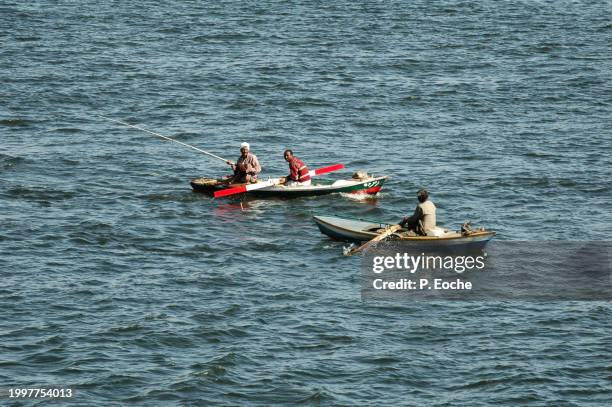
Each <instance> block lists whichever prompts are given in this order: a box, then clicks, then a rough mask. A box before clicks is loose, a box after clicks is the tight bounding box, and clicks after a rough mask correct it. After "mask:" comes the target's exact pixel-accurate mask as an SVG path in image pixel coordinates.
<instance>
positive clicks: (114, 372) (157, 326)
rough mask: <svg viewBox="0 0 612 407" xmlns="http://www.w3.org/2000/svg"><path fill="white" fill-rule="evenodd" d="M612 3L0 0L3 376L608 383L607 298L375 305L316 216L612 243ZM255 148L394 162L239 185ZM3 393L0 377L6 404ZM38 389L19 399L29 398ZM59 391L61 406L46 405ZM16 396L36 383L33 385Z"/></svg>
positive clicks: (412, 400) (146, 395)
mask: <svg viewBox="0 0 612 407" xmlns="http://www.w3.org/2000/svg"><path fill="white" fill-rule="evenodd" d="M611 12H612V4H611V3H610V2H609V1H577V2H566V1H558V2H548V1H529V2H520V1H506V2H493V1H482V2H467V1H431V2H430V1H416V2H373V1H367V2H339V1H327V2H317V1H304V2H251V1H247V2H224V3H214V4H207V3H205V2H196V1H184V2H176V1H172V2H163V3H162V4H158V2H149V1H138V0H136V1H133V2H104V3H102V4H98V2H89V1H88V2H71V1H61V2H49V1H37V2H16V1H2V2H0V45H1V46H0V208H1V209H0V266H1V271H0V276H1V280H0V281H1V283H0V386H1V387H9V386H39V387H42V386H47V387H48V386H51V385H54V386H61V387H72V388H73V389H75V391H76V393H77V396H76V398H75V400H74V403H73V404H71V405H83V406H94V405H95V406H98V405H99V406H108V405H147V406H150V405H160V406H166V405H204V406H209V405H260V406H270V405H295V404H300V405H372V406H378V405H393V406H396V405H415V406H417V405H437V406H447V405H461V406H465V405H469V406H480V405H493V404H494V405H508V406H517V405H534V406H544V405H554V406H576V405H580V406H582V405H593V406H599V405H602V406H603V405H608V403H609V400H610V398H611V395H612V385H611V381H612V371H611V370H610V360H611V351H610V349H612V342H611V340H610V334H611V330H610V329H611V327H612V323H611V319H610V306H609V303H605V302H555V303H544V302H538V303H532V302H518V301H515V302H494V301H492V302H473V303H454V302H439V303H415V302H362V301H361V299H360V284H359V267H360V259H359V258H347V257H344V256H342V246H343V245H342V243H337V242H333V241H331V240H328V239H326V238H325V237H323V236H321V235H320V233H319V232H318V230H317V229H316V226H315V225H314V223H313V222H312V220H311V215H312V213H328V214H331V213H335V214H342V215H347V216H353V215H355V216H363V217H367V218H375V219H379V218H380V219H384V220H395V219H399V218H400V217H401V216H402V215H404V214H405V213H406V212H407V211H409V210H411V209H412V207H413V206H414V198H413V197H414V193H415V191H416V189H418V188H419V187H420V186H426V187H427V188H428V189H429V190H430V192H431V196H432V200H433V201H434V202H435V203H436V205H437V206H438V221H439V223H441V224H443V225H445V226H448V227H451V228H457V227H458V226H459V225H460V224H461V223H462V222H463V221H464V220H465V219H471V220H472V221H473V222H474V223H475V224H477V225H486V226H488V227H490V228H492V229H495V230H497V231H498V233H499V234H498V237H497V238H498V239H502V240H554V239H561V240H608V239H610V236H611V232H612V226H611V220H612V217H611V215H610V213H611V211H610V209H611V207H612V205H611V203H612V192H611V190H610V179H611V178H612V166H611V164H612V163H611V161H612V159H611V158H610V152H611V151H612V148H611V147H612V145H611V144H612V131H611V128H612V115H611V113H612V112H611V108H610V106H611V103H612V85H611V83H612V80H611V79H612V78H611V72H612V58H611V55H612V53H611V46H610V44H611V43H612V24H611V22H610V15H611V14H612V13H611ZM96 113H100V114H104V115H106V116H109V117H112V118H115V119H118V120H124V121H129V122H130V123H134V124H137V125H140V126H143V127H146V128H149V129H153V130H155V131H158V132H160V133H162V134H164V135H169V136H173V137H176V138H177V139H179V140H181V141H184V142H186V143H190V144H194V145H196V146H198V147H200V148H203V149H206V150H210V151H211V152H213V153H215V154H218V155H221V156H223V157H227V158H231V159H234V160H235V159H236V158H237V156H238V154H239V152H238V149H239V145H240V143H241V142H242V141H248V142H250V143H251V146H252V150H253V152H254V153H255V154H257V155H258V157H259V158H260V161H261V162H262V165H263V167H264V175H265V176H278V175H284V174H285V173H286V172H287V171H286V163H285V162H284V161H283V158H282V151H283V150H284V149H285V148H287V147H290V148H293V149H294V150H295V151H296V153H297V155H299V156H300V157H301V158H302V159H304V160H305V161H306V162H307V163H309V164H310V165H311V166H312V167H319V166H323V165H328V164H332V163H336V162H343V163H344V164H345V165H346V166H347V168H348V169H347V171H346V172H344V173H342V174H337V175H334V177H342V176H347V175H350V174H351V172H352V171H355V170H358V169H364V170H368V171H370V172H373V173H375V174H386V175H390V176H391V177H392V178H391V179H390V180H389V182H388V183H387V184H386V185H385V188H384V189H383V193H382V194H380V196H379V197H378V199H374V200H354V199H349V198H347V197H341V196H334V197H319V198H311V199H298V200H291V201H283V200H271V201H261V200H259V201H249V202H248V203H246V204H245V205H244V209H245V210H241V208H240V205H238V204H237V203H236V202H233V201H227V200H226V201H224V200H217V201H215V200H212V199H210V198H208V197H206V196H202V195H198V194H194V193H192V192H191V190H190V187H189V180H190V179H191V178H194V177H196V176H201V175H208V176H217V175H222V174H224V173H226V172H227V168H226V166H225V165H224V164H223V163H222V162H221V161H216V160H214V159H211V158H209V157H207V156H205V155H202V154H198V153H197V152H195V151H192V150H189V149H186V148H183V147H181V146H178V145H176V144H173V143H169V142H165V141H162V140H159V139H157V138H155V137H152V136H150V135H148V134H146V133H143V132H139V131H136V130H132V129H129V128H126V127H121V126H118V125H116V124H114V123H110V122H108V121H104V120H102V119H100V118H97V117H96V116H95V114H96ZM4 402H7V403H9V401H7V400H3V401H2V402H1V403H4ZM26 404H27V403H24V404H23V405H26ZM42 404H46V403H45V402H43V403H42ZM15 405H20V403H15Z"/></svg>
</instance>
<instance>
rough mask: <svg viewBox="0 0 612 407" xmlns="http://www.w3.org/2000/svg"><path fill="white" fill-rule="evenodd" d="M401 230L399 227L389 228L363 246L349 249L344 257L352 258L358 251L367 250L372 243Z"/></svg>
mask: <svg viewBox="0 0 612 407" xmlns="http://www.w3.org/2000/svg"><path fill="white" fill-rule="evenodd" d="M401 228H402V227H401V226H400V225H393V226H391V227H389V228H388V229H387V230H385V231H384V232H382V233H381V234H379V235H378V236H376V237H375V238H373V239H372V240H369V241H367V242H365V243H364V244H362V245H361V246H359V247H355V248H353V249H351V250H350V251H349V252H348V253H346V255H347V256H352V255H353V254H356V253H359V252H360V251H363V250H364V249H367V248H368V247H370V246H371V245H373V244H374V243H376V242H380V241H381V240H383V239H385V238H387V237H389V236H391V235H392V234H393V233H395V232H397V231H398V230H400V229H401Z"/></svg>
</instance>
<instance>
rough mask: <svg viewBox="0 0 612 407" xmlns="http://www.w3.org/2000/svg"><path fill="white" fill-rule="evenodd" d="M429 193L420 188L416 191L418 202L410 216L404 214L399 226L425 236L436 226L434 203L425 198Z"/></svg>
mask: <svg viewBox="0 0 612 407" xmlns="http://www.w3.org/2000/svg"><path fill="white" fill-rule="evenodd" d="M427 198H429V194H428V193H427V191H426V190H424V189H421V190H420V191H419V192H418V193H417V199H418V200H419V203H418V205H417V207H416V208H415V210H414V213H413V214H412V216H410V217H408V216H406V217H405V218H404V219H402V221H401V222H400V223H399V224H400V226H401V227H405V228H407V229H408V230H410V231H412V232H415V233H416V234H418V235H422V236H427V235H429V234H430V233H431V231H432V230H433V229H435V227H436V205H434V203H433V202H431V201H429V200H427Z"/></svg>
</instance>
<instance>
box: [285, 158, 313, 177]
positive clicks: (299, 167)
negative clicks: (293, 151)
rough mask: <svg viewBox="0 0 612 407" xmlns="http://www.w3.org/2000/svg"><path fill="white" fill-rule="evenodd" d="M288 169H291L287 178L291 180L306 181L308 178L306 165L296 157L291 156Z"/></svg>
mask: <svg viewBox="0 0 612 407" xmlns="http://www.w3.org/2000/svg"><path fill="white" fill-rule="evenodd" d="M289 170H290V171H291V174H289V179H291V180H292V181H296V182H306V181H308V180H310V174H309V173H308V167H307V166H306V164H304V162H303V161H302V160H300V159H299V158H297V157H293V159H292V160H291V161H290V162H289Z"/></svg>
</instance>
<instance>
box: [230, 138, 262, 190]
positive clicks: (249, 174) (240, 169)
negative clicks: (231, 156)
mask: <svg viewBox="0 0 612 407" xmlns="http://www.w3.org/2000/svg"><path fill="white" fill-rule="evenodd" d="M227 163H228V164H229V165H231V166H232V170H234V176H233V177H232V178H231V181H230V182H231V183H255V182H257V174H259V173H260V172H261V166H260V165H259V161H258V160H257V157H256V156H255V154H251V153H250V146H249V143H242V144H240V158H238V161H236V164H234V163H233V162H232V161H230V160H228V161H227Z"/></svg>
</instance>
